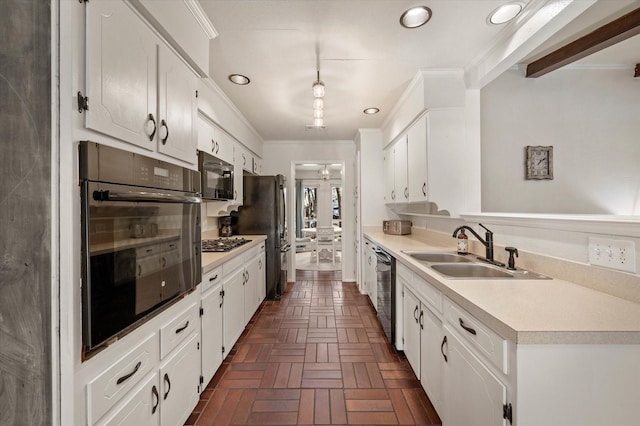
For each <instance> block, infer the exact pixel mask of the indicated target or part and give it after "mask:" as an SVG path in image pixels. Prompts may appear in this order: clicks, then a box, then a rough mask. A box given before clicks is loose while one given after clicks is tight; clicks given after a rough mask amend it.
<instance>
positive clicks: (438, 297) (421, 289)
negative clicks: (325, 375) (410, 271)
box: [413, 275, 442, 313]
mask: <svg viewBox="0 0 640 426" xmlns="http://www.w3.org/2000/svg"><path fill="white" fill-rule="evenodd" d="M413 281H414V285H415V289H416V292H417V293H418V297H419V298H420V299H421V300H422V301H423V302H425V303H426V304H428V305H430V308H431V309H432V310H433V309H435V311H437V312H438V313H442V293H440V290H438V289H436V288H435V287H434V286H432V285H431V284H430V283H429V282H428V281H426V280H424V279H422V278H420V277H419V276H417V275H416V276H414V278H413ZM435 311H434V312H435Z"/></svg>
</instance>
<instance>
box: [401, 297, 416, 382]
mask: <svg viewBox="0 0 640 426" xmlns="http://www.w3.org/2000/svg"><path fill="white" fill-rule="evenodd" d="M402 300H403V309H402V310H403V323H404V354H405V356H406V357H407V360H408V361H409V364H410V365H411V368H413V372H414V373H416V377H418V378H419V377H420V323H419V318H420V300H418V297H417V296H416V295H415V294H413V292H412V291H411V290H410V289H409V288H408V287H405V289H404V291H403V294H402Z"/></svg>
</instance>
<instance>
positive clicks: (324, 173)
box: [318, 164, 331, 180]
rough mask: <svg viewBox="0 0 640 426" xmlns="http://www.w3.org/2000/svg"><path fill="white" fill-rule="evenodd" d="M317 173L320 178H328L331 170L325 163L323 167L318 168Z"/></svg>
mask: <svg viewBox="0 0 640 426" xmlns="http://www.w3.org/2000/svg"><path fill="white" fill-rule="evenodd" d="M318 173H319V174H320V177H321V178H322V180H329V178H330V177H331V172H330V171H329V169H328V168H327V165H326V164H325V165H324V169H321V170H319V171H318Z"/></svg>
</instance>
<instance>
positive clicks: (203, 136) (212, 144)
mask: <svg viewBox="0 0 640 426" xmlns="http://www.w3.org/2000/svg"><path fill="white" fill-rule="evenodd" d="M234 145H235V143H234V141H233V140H232V139H231V138H230V137H229V136H228V135H227V134H226V133H224V132H223V131H222V130H220V129H218V128H217V127H216V126H215V125H214V124H213V123H211V122H210V121H209V119H207V118H206V117H204V116H203V115H202V114H198V150H200V151H204V152H206V153H207V154H210V155H212V156H214V157H216V158H219V159H220V160H224V161H226V162H227V163H233V150H234Z"/></svg>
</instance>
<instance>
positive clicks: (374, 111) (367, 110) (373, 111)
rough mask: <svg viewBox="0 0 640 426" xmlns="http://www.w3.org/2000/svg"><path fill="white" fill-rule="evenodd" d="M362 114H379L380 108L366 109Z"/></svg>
mask: <svg viewBox="0 0 640 426" xmlns="http://www.w3.org/2000/svg"><path fill="white" fill-rule="evenodd" d="M362 112H364V113H365V114H367V115H373V114H377V113H379V112H380V108H367V109H365V110H364V111H362Z"/></svg>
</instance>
